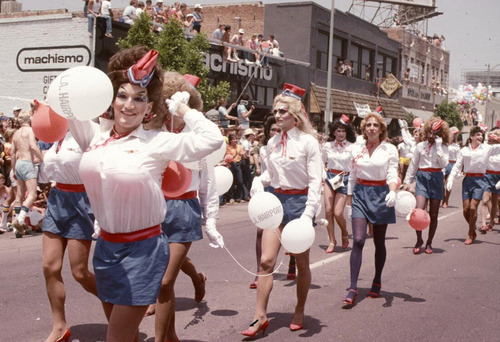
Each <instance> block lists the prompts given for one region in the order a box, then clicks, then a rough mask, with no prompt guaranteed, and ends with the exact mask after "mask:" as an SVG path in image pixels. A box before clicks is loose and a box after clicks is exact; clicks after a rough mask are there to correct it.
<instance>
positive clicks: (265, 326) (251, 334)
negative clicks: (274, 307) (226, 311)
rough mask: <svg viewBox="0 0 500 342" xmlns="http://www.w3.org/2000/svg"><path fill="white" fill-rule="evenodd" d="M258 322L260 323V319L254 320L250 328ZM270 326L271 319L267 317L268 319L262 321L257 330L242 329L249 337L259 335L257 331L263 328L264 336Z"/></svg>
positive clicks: (243, 333)
mask: <svg viewBox="0 0 500 342" xmlns="http://www.w3.org/2000/svg"><path fill="white" fill-rule="evenodd" d="M257 323H259V320H258V319H256V320H255V321H253V322H252V324H250V328H252V327H254V326H255V324H257ZM268 326H269V320H267V319H266V321H265V322H264V323H262V325H261V326H260V327H259V328H258V329H257V330H251V329H247V330H245V331H242V332H241V334H242V335H244V336H248V337H254V336H255V335H257V333H258V332H259V331H261V330H262V336H264V334H265V333H266V329H267V327H268Z"/></svg>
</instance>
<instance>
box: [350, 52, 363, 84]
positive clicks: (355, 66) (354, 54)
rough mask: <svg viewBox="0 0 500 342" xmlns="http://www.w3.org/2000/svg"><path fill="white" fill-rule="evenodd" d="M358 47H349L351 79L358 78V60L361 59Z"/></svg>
mask: <svg viewBox="0 0 500 342" xmlns="http://www.w3.org/2000/svg"><path fill="white" fill-rule="evenodd" d="M360 50H361V49H360V47H359V46H357V45H351V48H350V49H349V62H350V63H351V65H352V73H351V76H352V77H357V78H359V75H360V71H359V66H360V63H359V62H360V59H361V54H360Z"/></svg>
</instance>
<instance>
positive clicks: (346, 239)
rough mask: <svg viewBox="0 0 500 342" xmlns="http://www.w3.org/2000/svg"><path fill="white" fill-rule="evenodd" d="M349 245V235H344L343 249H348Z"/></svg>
mask: <svg viewBox="0 0 500 342" xmlns="http://www.w3.org/2000/svg"><path fill="white" fill-rule="evenodd" d="M348 246H349V237H348V236H346V237H342V249H346V248H347V247H348Z"/></svg>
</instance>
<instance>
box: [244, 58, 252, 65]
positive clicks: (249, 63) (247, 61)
mask: <svg viewBox="0 0 500 342" xmlns="http://www.w3.org/2000/svg"><path fill="white" fill-rule="evenodd" d="M253 64H254V63H253V62H250V61H249V60H248V59H245V65H253Z"/></svg>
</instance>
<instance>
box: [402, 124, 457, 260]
mask: <svg viewBox="0 0 500 342" xmlns="http://www.w3.org/2000/svg"><path fill="white" fill-rule="evenodd" d="M449 133H450V132H449V127H448V123H447V122H445V121H444V120H441V119H440V118H436V117H434V118H431V119H429V120H427V122H426V123H425V125H424V141H422V142H420V143H418V144H417V147H416V149H415V152H414V153H413V157H412V159H411V163H410V166H409V168H408V172H407V173H406V177H405V179H404V181H403V184H404V187H403V189H404V190H407V191H408V190H410V183H411V182H412V181H413V179H415V180H416V182H417V185H416V188H415V197H416V199H417V206H416V208H418V209H423V210H425V208H427V201H429V216H430V218H431V222H430V225H429V235H428V237H427V242H426V243H425V254H432V240H433V239H434V235H435V234H436V229H437V224H438V214H439V205H440V203H441V201H442V200H443V198H444V178H443V169H444V168H445V167H446V165H447V164H448V137H449ZM443 138H444V141H443ZM415 232H416V234H417V243H416V244H415V247H414V248H413V254H420V252H421V251H422V245H423V244H424V240H422V231H421V230H416V231H415Z"/></svg>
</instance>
